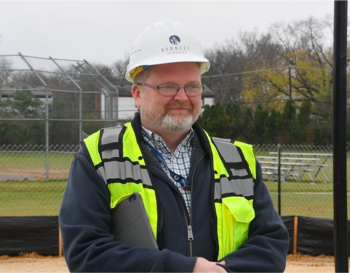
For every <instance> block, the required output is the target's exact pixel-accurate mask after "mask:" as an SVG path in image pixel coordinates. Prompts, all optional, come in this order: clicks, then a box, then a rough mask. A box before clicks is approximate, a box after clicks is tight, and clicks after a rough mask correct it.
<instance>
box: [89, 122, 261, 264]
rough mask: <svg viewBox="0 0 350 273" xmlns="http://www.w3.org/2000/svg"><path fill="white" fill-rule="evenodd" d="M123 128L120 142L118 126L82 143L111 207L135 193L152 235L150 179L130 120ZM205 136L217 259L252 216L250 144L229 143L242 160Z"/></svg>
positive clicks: (244, 233) (238, 240) (238, 239)
mask: <svg viewBox="0 0 350 273" xmlns="http://www.w3.org/2000/svg"><path fill="white" fill-rule="evenodd" d="M124 126H125V127H126V128H125V130H124V131H123V135H122V143H119V142H118V140H119V134H120V133H121V132H122V127H112V128H106V129H102V130H101V131H99V132H97V133H95V134H93V135H91V136H89V137H88V138H86V139H85V140H84V142H85V145H86V147H87V149H88V151H89V153H90V157H91V159H92V161H93V164H94V166H95V169H96V171H97V172H98V173H99V175H100V176H101V177H102V178H103V179H104V181H105V182H106V183H107V185H108V188H109V191H110V194H111V208H114V207H115V206H116V205H117V204H119V203H120V202H121V201H122V200H124V199H125V198H126V197H127V196H129V195H130V194H132V193H133V192H139V193H140V194H141V195H142V198H143V201H144V203H145V207H146V211H147V215H148V217H149V219H150V222H151V226H152V230H153V233H154V235H155V236H157V219H158V215H157V202H156V195H155V192H154V189H153V186H152V181H151V178H150V175H149V174H148V171H147V169H146V166H145V161H144V158H143V155H142V153H141V150H140V147H139V145H138V143H137V141H136V136H135V132H134V130H133V128H132V126H131V123H126V124H125V125H124ZM207 137H208V140H209V143H210V147H211V151H212V155H213V167H214V178H215V185H214V200H213V202H214V205H215V212H216V219H217V221H216V222H217V236H218V244H219V253H218V260H219V259H221V258H223V257H225V256H226V255H228V254H229V253H231V252H233V251H235V250H237V249H238V248H239V246H240V245H241V244H242V243H243V242H244V241H245V240H246V239H247V237H248V230H249V223H250V222H251V220H252V219H254V217H255V212H254V209H253V207H252V206H253V199H252V198H253V195H254V180H253V178H254V179H255V175H256V174H255V158H254V155H253V153H252V148H251V145H248V144H244V143H240V142H235V144H236V145H237V146H239V147H240V150H241V152H242V153H243V155H244V158H245V160H246V161H247V162H245V161H244V159H243V158H242V157H241V155H240V153H239V148H237V147H236V146H235V145H232V143H229V142H228V141H225V140H223V139H215V138H213V140H214V143H215V144H214V143H213V142H212V140H211V138H210V137H209V135H208V134H207ZM218 150H219V151H220V154H219V152H218ZM224 162H225V163H224ZM116 163H118V164H116ZM225 165H226V167H227V168H226V167H225ZM156 238H157V237H156Z"/></svg>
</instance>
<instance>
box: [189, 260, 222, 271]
mask: <svg viewBox="0 0 350 273" xmlns="http://www.w3.org/2000/svg"><path fill="white" fill-rule="evenodd" d="M217 264H222V265H225V261H222V262H209V261H208V260H206V259H204V258H201V257H198V258H197V261H196V263H195V265H194V268H193V272H226V270H225V269H224V268H223V267H221V266H219V265H217Z"/></svg>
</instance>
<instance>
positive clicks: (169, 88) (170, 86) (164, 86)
mask: <svg viewBox="0 0 350 273" xmlns="http://www.w3.org/2000/svg"><path fill="white" fill-rule="evenodd" d="M160 88H162V89H164V90H173V89H176V86H174V85H162V86H160Z"/></svg>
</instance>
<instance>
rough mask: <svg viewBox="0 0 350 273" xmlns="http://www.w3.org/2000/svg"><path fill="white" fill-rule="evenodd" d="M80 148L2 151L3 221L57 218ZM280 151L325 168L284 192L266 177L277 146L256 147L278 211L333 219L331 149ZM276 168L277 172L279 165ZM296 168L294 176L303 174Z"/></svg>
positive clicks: (285, 182) (292, 179)
mask: <svg viewBox="0 0 350 273" xmlns="http://www.w3.org/2000/svg"><path fill="white" fill-rule="evenodd" d="M78 149H79V145H51V146H50V147H48V150H49V156H48V158H46V150H47V149H46V147H45V146H44V145H3V146H0V216H39V215H47V216H55V215H58V212H59V207H60V205H61V200H62V197H63V193H64V190H65V187H66V183H67V178H68V175H69V170H70V165H71V162H72V160H73V158H74V154H75V153H76V152H77V151H78ZM280 149H281V150H280V152H281V154H282V156H281V160H282V162H289V163H290V164H291V165H290V167H293V164H292V163H293V162H294V163H295V164H296V163H297V161H298V160H299V161H300V159H301V158H308V159H310V158H313V157H316V156H317V155H319V156H317V158H318V159H317V160H316V161H317V162H320V163H317V164H318V165H319V166H318V167H317V168H318V169H317V171H316V172H314V173H312V174H310V172H308V171H305V172H301V173H299V176H297V175H285V176H283V179H281V184H280V185H281V192H280V193H279V192H278V183H277V181H278V177H277V176H276V174H277V169H276V168H275V169H274V168H270V169H269V172H270V173H269V175H266V173H268V169H267V168H266V167H267V166H270V165H271V162H272V163H273V164H275V163H276V162H278V161H277V160H276V152H277V151H278V145H254V151H255V155H256V157H257V159H258V160H259V162H261V166H262V169H263V172H265V174H264V176H263V177H264V182H265V184H266V185H267V187H268V189H269V192H270V195H271V197H272V199H273V202H274V204H275V207H276V209H277V208H278V205H281V215H299V216H310V217H319V218H328V219H332V218H333V173H332V170H333V160H332V157H331V154H332V147H331V146H324V147H317V146H308V145H281V146H280ZM284 153H285V154H284ZM264 157H265V158H267V157H269V159H268V160H269V161H270V163H269V164H270V165H268V164H266V163H264V162H263V161H265V160H263V159H264ZM271 158H274V159H271ZM286 158H288V161H286V160H287V159H286ZM283 160H284V161H283ZM274 162H275V163H274ZM273 164H272V165H273ZM274 166H275V167H278V165H276V164H275V165H274ZM282 166H288V165H281V168H282ZM296 166H297V167H298V168H299V167H300V165H294V167H293V168H295V167H296ZM311 167H312V164H311V163H310V164H309V165H307V164H303V166H302V168H304V170H308V169H309V170H311V169H310V168H311ZM283 168H284V167H283ZM293 168H292V171H291V173H293V171H295V172H297V171H298V170H297V169H295V170H293ZM272 172H275V175H272V174H271V173H272ZM281 174H283V171H282V172H281ZM46 177H48V179H46ZM348 181H349V179H348ZM349 188H350V187H348V189H349ZM279 200H280V202H281V203H280V204H278V202H279Z"/></svg>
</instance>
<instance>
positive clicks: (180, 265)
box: [59, 149, 196, 272]
mask: <svg viewBox="0 0 350 273" xmlns="http://www.w3.org/2000/svg"><path fill="white" fill-rule="evenodd" d="M111 223H112V221H111V210H110V193H109V190H108V187H107V185H106V184H105V182H104V181H103V180H102V178H101V177H100V176H99V175H98V174H97V172H96V171H95V169H94V167H93V166H92V164H91V163H90V161H89V159H88V157H87V156H86V154H85V153H84V150H83V149H80V151H79V152H78V153H77V154H76V156H75V159H74V161H73V163H72V166H71V171H70V175H69V178H68V183H67V187H66V190H65V193H64V197H63V200H62V205H61V209H60V213H59V225H60V229H61V233H62V242H63V252H64V257H65V259H66V263H67V265H68V268H69V270H70V271H76V272H82V271H83V272H126V271H128V272H133V271H134V272H135V271H137V272H167V271H178V272H190V271H192V270H193V268H194V264H195V262H196V258H190V257H185V256H184V255H182V254H179V253H175V252H170V251H169V250H166V249H164V250H154V249H148V248H141V247H128V246H127V245H125V244H123V243H122V242H117V241H114V237H113V235H112V234H111Z"/></svg>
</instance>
